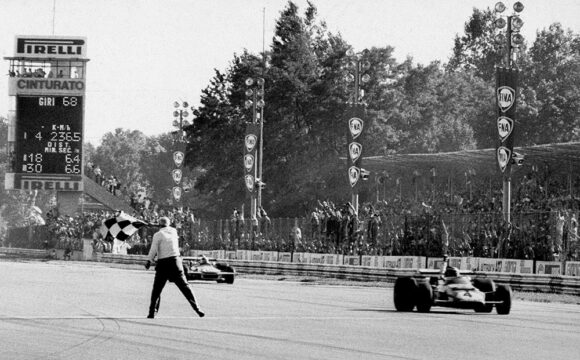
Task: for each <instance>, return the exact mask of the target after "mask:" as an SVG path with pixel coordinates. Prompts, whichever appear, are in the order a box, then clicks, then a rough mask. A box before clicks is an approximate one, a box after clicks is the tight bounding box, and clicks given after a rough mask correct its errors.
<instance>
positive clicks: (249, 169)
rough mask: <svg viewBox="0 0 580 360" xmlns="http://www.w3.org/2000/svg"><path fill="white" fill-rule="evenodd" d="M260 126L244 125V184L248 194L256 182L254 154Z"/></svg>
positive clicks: (252, 190) (251, 191)
mask: <svg viewBox="0 0 580 360" xmlns="http://www.w3.org/2000/svg"><path fill="white" fill-rule="evenodd" d="M259 133H260V127H259V125H258V124H253V123H251V124H247V125H246V136H245V137H244V159H243V161H244V169H245V175H244V184H245V186H246V190H247V191H248V193H249V194H252V193H253V192H254V187H255V182H256V156H257V150H258V141H259V140H260V138H259Z"/></svg>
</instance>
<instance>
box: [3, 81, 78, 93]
mask: <svg viewBox="0 0 580 360" xmlns="http://www.w3.org/2000/svg"><path fill="white" fill-rule="evenodd" d="M85 92H86V82H85V79H68V78H67V79H65V78H23V77H11V78H9V80H8V95H10V96H16V95H76V96H83V95H84V94H85Z"/></svg>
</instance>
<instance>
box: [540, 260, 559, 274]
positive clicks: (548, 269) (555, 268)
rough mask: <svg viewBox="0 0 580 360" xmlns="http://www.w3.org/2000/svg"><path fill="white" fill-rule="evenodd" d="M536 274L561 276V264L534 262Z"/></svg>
mask: <svg viewBox="0 0 580 360" xmlns="http://www.w3.org/2000/svg"><path fill="white" fill-rule="evenodd" d="M536 274H545V275H562V263H561V262H558V261H536Z"/></svg>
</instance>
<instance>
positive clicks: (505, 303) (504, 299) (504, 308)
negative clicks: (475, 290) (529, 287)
mask: <svg viewBox="0 0 580 360" xmlns="http://www.w3.org/2000/svg"><path fill="white" fill-rule="evenodd" d="M495 300H496V301H499V302H500V303H498V304H496V305H495V311H497V313H498V314H499V315H507V314H509V313H510V310H511V308H512V288H511V287H509V286H508V285H498V286H497V290H496V291H495Z"/></svg>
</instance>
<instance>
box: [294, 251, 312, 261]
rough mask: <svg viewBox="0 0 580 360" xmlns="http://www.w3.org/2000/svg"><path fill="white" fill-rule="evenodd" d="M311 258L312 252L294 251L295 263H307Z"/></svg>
mask: <svg viewBox="0 0 580 360" xmlns="http://www.w3.org/2000/svg"><path fill="white" fill-rule="evenodd" d="M309 260H310V254H309V253H299V252H297V253H294V257H293V258H292V262H295V263H305V264H307V263H308V262H309Z"/></svg>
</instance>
